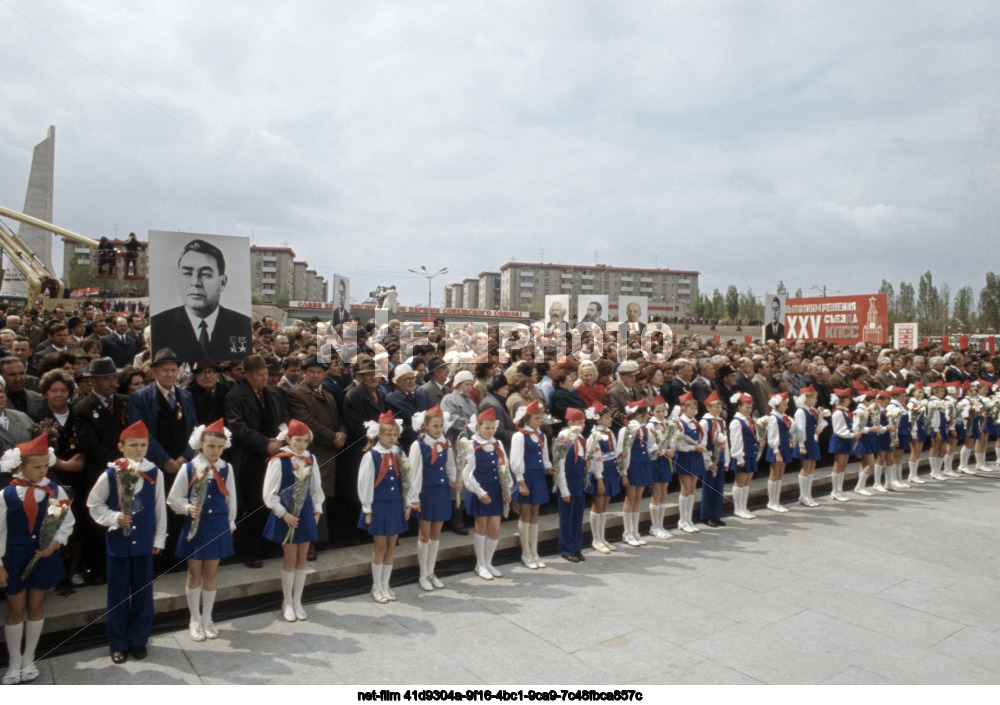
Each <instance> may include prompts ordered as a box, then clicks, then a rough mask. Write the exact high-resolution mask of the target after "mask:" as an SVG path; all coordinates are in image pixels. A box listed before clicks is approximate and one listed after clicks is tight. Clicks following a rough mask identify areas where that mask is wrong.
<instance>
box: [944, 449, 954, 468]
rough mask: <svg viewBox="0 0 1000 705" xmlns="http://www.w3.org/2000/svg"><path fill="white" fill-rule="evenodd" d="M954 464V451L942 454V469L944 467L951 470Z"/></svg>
mask: <svg viewBox="0 0 1000 705" xmlns="http://www.w3.org/2000/svg"><path fill="white" fill-rule="evenodd" d="M954 464H955V454H954V453H947V454H945V456H944V469H945V471H949V470H951V469H952V465H954Z"/></svg>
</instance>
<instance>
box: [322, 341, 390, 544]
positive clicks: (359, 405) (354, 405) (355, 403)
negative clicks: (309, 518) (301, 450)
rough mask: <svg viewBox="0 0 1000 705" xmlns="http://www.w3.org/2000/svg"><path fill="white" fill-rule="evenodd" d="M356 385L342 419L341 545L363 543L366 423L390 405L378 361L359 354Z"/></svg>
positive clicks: (337, 505) (336, 508) (337, 499)
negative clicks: (361, 476) (344, 431)
mask: <svg viewBox="0 0 1000 705" xmlns="http://www.w3.org/2000/svg"><path fill="white" fill-rule="evenodd" d="M353 375H354V379H356V380H357V381H358V383H357V384H356V385H354V386H353V387H351V388H350V389H349V390H347V394H345V395H344V408H343V412H344V413H343V419H344V425H345V426H346V427H347V447H346V452H345V453H344V456H343V457H344V462H343V464H340V462H339V460H340V459H339V458H338V464H337V478H336V486H337V491H336V493H335V494H334V496H333V500H334V501H333V507H332V508H331V511H333V512H334V513H335V525H336V529H337V535H336V536H334V537H333V539H334V542H335V543H338V544H357V543H358V542H359V541H360V540H361V538H362V537H361V535H360V533H359V530H358V529H357V528H356V527H357V524H358V518H359V517H360V516H361V502H360V501H359V500H358V469H359V468H360V467H361V458H362V455H363V454H364V450H365V445H366V443H367V435H366V433H365V421H377V420H378V417H379V416H381V415H382V414H383V413H384V412H385V411H387V410H388V408H389V407H388V406H387V405H386V403H385V394H384V393H383V392H382V390H381V389H379V386H378V383H379V375H378V371H377V370H376V367H375V361H374V360H372V358H371V357H370V356H368V355H363V354H362V355H358V356H357V358H355V361H354V369H353Z"/></svg>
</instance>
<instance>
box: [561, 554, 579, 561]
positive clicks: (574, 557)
mask: <svg viewBox="0 0 1000 705" xmlns="http://www.w3.org/2000/svg"><path fill="white" fill-rule="evenodd" d="M563 560H564V561H569V562H570V563H579V562H580V559H579V558H577V557H576V556H575V555H573V556H567V555H566V554H565V553H564V554H563Z"/></svg>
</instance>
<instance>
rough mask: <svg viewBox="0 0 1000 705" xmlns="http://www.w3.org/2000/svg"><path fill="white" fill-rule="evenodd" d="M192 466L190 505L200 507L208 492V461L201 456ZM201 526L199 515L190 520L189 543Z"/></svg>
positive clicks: (210, 472) (209, 474) (209, 472)
mask: <svg viewBox="0 0 1000 705" xmlns="http://www.w3.org/2000/svg"><path fill="white" fill-rule="evenodd" d="M191 464H192V465H193V466H194V477H193V478H191V505H192V506H194V507H200V506H202V505H203V504H204V503H205V494H206V492H207V491H208V481H209V479H211V477H212V471H211V469H210V468H209V464H208V461H207V460H206V459H205V458H204V457H203V456H201V455H199V456H198V457H197V458H195V459H194V461H193V462H192V463H191ZM199 524H201V514H199V515H198V516H196V517H195V518H194V519H192V520H191V530H190V531H188V535H187V540H188V541H190V540H192V539H193V538H194V535H195V534H197V533H198V526H199Z"/></svg>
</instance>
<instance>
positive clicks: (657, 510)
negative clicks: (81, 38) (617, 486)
mask: <svg viewBox="0 0 1000 705" xmlns="http://www.w3.org/2000/svg"><path fill="white" fill-rule="evenodd" d="M649 410H650V416H651V418H650V419H649V423H647V424H646V428H647V429H648V430H649V439H650V444H652V443H654V442H655V439H656V437H661V438H662V437H663V436H664V435H665V434H666V433H667V432H668V421H667V402H666V401H664V399H663V397H662V396H660V395H656V396H655V397H653V400H652V401H651V402H649ZM669 423H676V422H674V421H670V422H669ZM676 452H677V451H676V449H675V448H674V447H673V442H671V443H670V446H669V447H666V448H664V449H663V450H662V452H659V453H657V454H656V457H655V458H654V457H653V455H654V452H653V449H652V447H651V448H650V461H649V467H650V470H651V471H652V473H653V489H652V490H651V493H652V494H651V496H650V498H649V517H650V528H649V534H650V536H653V537H654V538H658V539H669V538H670V537H671V534H670V532H669V531H667V530H666V529H665V528H664V527H663V517H664V516H665V515H666V513H667V487H668V486H669V485H670V480H671V478H672V477H673V475H672V473H671V472H670V466H671V464H672V463H673V458H674V455H675V454H676Z"/></svg>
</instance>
